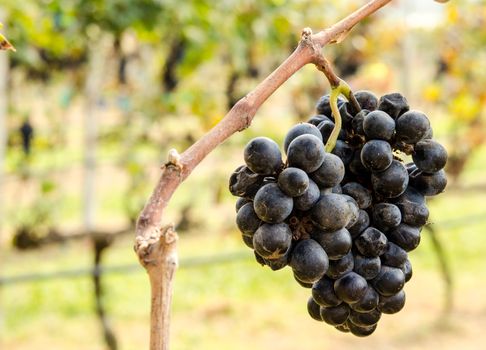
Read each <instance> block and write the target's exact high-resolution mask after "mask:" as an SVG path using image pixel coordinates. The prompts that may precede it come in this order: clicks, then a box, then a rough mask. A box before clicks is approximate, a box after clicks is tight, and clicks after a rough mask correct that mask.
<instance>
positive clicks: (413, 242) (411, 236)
mask: <svg viewBox="0 0 486 350" xmlns="http://www.w3.org/2000/svg"><path fill="white" fill-rule="evenodd" d="M387 237H388V240H389V241H390V242H393V243H395V244H396V245H398V246H399V247H400V248H402V249H403V250H405V251H406V252H409V251H412V250H414V249H415V248H417V247H418V245H419V243H420V229H419V228H418V227H414V226H409V225H407V224H400V225H398V226H397V227H395V228H394V229H393V230H391V231H390V232H388V233H387Z"/></svg>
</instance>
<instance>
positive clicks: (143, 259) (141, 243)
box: [134, 224, 179, 268]
mask: <svg viewBox="0 0 486 350" xmlns="http://www.w3.org/2000/svg"><path fill="white" fill-rule="evenodd" d="M178 239H179V237H178V235H177V232H176V231H175V229H174V225H173V224H170V225H167V226H164V227H162V228H153V230H152V232H151V233H150V234H147V235H144V236H142V235H139V236H137V237H136V238H135V246H134V249H135V252H136V253H137V255H138V258H139V260H140V263H141V264H142V265H143V266H144V267H145V268H148V267H150V266H157V265H159V264H161V263H164V261H163V260H164V259H166V258H167V257H168V256H172V254H171V253H170V252H171V251H175V247H176V243H177V240H178ZM172 264H175V265H176V266H177V259H176V260H175V261H173V262H172Z"/></svg>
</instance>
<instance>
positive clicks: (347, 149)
mask: <svg viewBox="0 0 486 350" xmlns="http://www.w3.org/2000/svg"><path fill="white" fill-rule="evenodd" d="M331 153H332V154H335V155H336V156H338V157H339V158H340V159H341V161H342V162H343V164H344V166H348V165H349V163H351V160H352V159H353V154H354V150H353V148H352V147H351V146H350V145H348V144H347V143H346V142H345V141H342V140H336V145H335V146H334V148H333V150H332V151H331Z"/></svg>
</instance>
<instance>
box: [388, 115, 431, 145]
mask: <svg viewBox="0 0 486 350" xmlns="http://www.w3.org/2000/svg"><path fill="white" fill-rule="evenodd" d="M429 129H430V122H429V119H428V118H427V116H426V115H425V114H424V113H422V112H419V111H408V112H406V113H404V114H402V115H401V116H400V117H399V118H398V119H397V123H396V137H397V140H399V141H402V142H405V143H408V144H415V143H417V142H418V141H420V140H421V139H422V138H423V137H424V136H425V135H426V134H427V133H428V131H429Z"/></svg>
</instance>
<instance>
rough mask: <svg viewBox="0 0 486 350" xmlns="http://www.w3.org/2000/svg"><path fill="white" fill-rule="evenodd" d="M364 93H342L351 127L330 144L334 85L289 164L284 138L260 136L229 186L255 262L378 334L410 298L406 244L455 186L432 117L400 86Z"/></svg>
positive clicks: (294, 137) (330, 314)
mask: <svg viewBox="0 0 486 350" xmlns="http://www.w3.org/2000/svg"><path fill="white" fill-rule="evenodd" d="M354 96H355V98H356V101H357V103H355V104H351V103H349V102H347V101H345V100H343V99H338V109H339V112H340V115H341V119H342V129H341V130H340V133H339V136H338V139H337V141H336V144H335V146H334V148H333V149H332V152H331V153H329V152H326V148H325V144H326V143H327V141H328V139H329V137H330V134H331V132H332V131H333V129H334V126H335V123H334V122H335V121H334V118H333V114H332V112H331V106H330V97H329V95H326V96H323V97H321V99H320V100H319V101H318V103H317V106H316V109H317V113H318V114H317V115H315V116H313V117H311V118H310V119H309V120H308V121H307V122H306V123H300V124H297V125H295V126H294V127H292V128H291V129H290V130H289V132H288V133H287V135H286V137H285V141H284V145H283V150H284V152H285V154H286V162H285V163H284V162H283V160H282V153H281V151H280V148H279V146H278V145H277V143H275V142H274V141H273V140H271V139H269V138H266V137H257V138H254V139H252V140H251V141H250V142H249V143H248V144H247V145H246V147H245V150H244V159H245V165H242V166H240V167H238V168H237V169H236V170H235V171H234V172H233V174H232V175H231V178H230V184H229V189H230V192H231V193H232V194H233V195H235V196H238V197H240V198H239V199H238V200H237V202H236V210H237V215H236V224H237V226H238V228H239V229H240V231H241V233H242V238H243V241H244V243H245V244H246V245H247V246H248V247H250V248H252V249H254V253H255V258H256V260H257V262H258V263H260V264H261V265H266V266H268V267H270V268H271V269H272V270H279V269H282V268H284V267H285V266H290V267H291V269H292V272H293V275H294V278H295V280H296V281H297V283H299V284H300V285H301V286H302V287H304V288H309V289H311V291H312V295H311V297H310V298H309V300H308V302H307V310H308V312H309V314H310V316H311V317H312V318H314V319H315V320H318V321H324V322H326V323H328V324H330V325H332V326H334V327H335V328H336V329H338V330H340V331H342V332H351V333H352V334H354V335H356V336H368V335H370V334H371V333H373V332H374V330H375V329H376V327H377V323H378V321H379V320H380V318H381V315H382V314H394V313H397V312H399V311H400V310H401V309H402V308H403V306H404V304H405V292H404V290H403V287H404V284H405V283H406V282H407V281H409V280H410V278H411V277H412V265H411V263H410V261H409V259H408V255H407V253H408V252H410V251H411V250H413V249H415V248H417V246H418V244H419V242H420V232H421V228H422V227H423V226H424V225H425V224H426V223H427V220H428V216H429V211H428V209H427V206H426V197H427V196H435V195H437V194H439V193H441V192H442V191H443V190H444V188H445V186H446V184H447V178H446V175H445V172H444V170H443V168H444V166H445V164H446V161H447V152H446V150H445V148H444V147H443V146H442V145H440V144H439V143H437V142H436V141H434V140H432V135H433V133H432V128H431V126H430V122H429V120H428V118H427V116H426V115H425V114H424V113H422V112H419V111H415V110H410V108H409V105H408V102H407V100H406V99H405V97H403V96H402V95H401V94H398V93H392V94H388V95H384V96H382V97H381V98H380V99H379V100H378V98H377V97H376V96H375V95H374V94H372V93H371V92H368V91H359V92H356V93H355V95H354ZM358 105H359V106H358ZM358 107H359V108H358ZM405 159H409V160H411V161H410V162H408V163H405V161H404V160H405Z"/></svg>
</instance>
